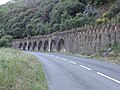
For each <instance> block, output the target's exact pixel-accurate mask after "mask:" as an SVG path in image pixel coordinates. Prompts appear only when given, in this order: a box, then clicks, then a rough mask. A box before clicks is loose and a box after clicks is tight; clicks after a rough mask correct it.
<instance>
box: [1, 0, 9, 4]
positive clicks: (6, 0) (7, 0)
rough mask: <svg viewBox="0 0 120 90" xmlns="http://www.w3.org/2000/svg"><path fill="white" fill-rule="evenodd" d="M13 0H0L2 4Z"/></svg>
mask: <svg viewBox="0 0 120 90" xmlns="http://www.w3.org/2000/svg"><path fill="white" fill-rule="evenodd" d="M9 1H11V0H0V5H2V4H5V3H6V2H9Z"/></svg>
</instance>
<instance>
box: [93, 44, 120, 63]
mask: <svg viewBox="0 0 120 90" xmlns="http://www.w3.org/2000/svg"><path fill="white" fill-rule="evenodd" d="M109 48H111V51H110V52H109V53H108V54H107V55H106V56H103V55H102V54H101V53H100V54H98V55H95V56H92V57H93V58H97V59H99V60H101V61H108V62H111V63H115V64H120V44H114V45H112V46H110V47H109Z"/></svg>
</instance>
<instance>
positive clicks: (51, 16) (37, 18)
mask: <svg viewBox="0 0 120 90" xmlns="http://www.w3.org/2000/svg"><path fill="white" fill-rule="evenodd" d="M106 5H107V7H105V6H106ZM119 12H120V1H119V0H97V1H96V0H13V1H12V2H9V3H7V4H5V5H1V6H0V38H1V37H3V36H4V35H11V36H13V38H23V37H31V36H36V35H45V34H49V33H53V32H58V31H64V30H70V29H71V28H76V27H81V26H83V25H85V24H93V23H97V24H100V23H104V22H109V21H110V20H111V18H114V17H115V16H116V15H120V14H119Z"/></svg>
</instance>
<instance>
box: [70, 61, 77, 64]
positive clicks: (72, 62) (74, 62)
mask: <svg viewBox="0 0 120 90" xmlns="http://www.w3.org/2000/svg"><path fill="white" fill-rule="evenodd" d="M69 62H70V63H72V64H77V63H76V62H73V61H69Z"/></svg>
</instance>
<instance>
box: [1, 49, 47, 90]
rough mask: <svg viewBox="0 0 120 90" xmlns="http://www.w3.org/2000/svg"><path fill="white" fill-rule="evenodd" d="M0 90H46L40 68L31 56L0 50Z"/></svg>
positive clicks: (14, 51) (10, 50)
mask: <svg viewBox="0 0 120 90" xmlns="http://www.w3.org/2000/svg"><path fill="white" fill-rule="evenodd" d="M0 90H48V89H47V83H46V80H45V74H44V72H43V69H42V66H41V65H40V63H39V62H38V61H37V60H36V58H35V57H34V56H32V55H28V54H25V53H22V52H20V51H17V50H13V49H10V48H0Z"/></svg>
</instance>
